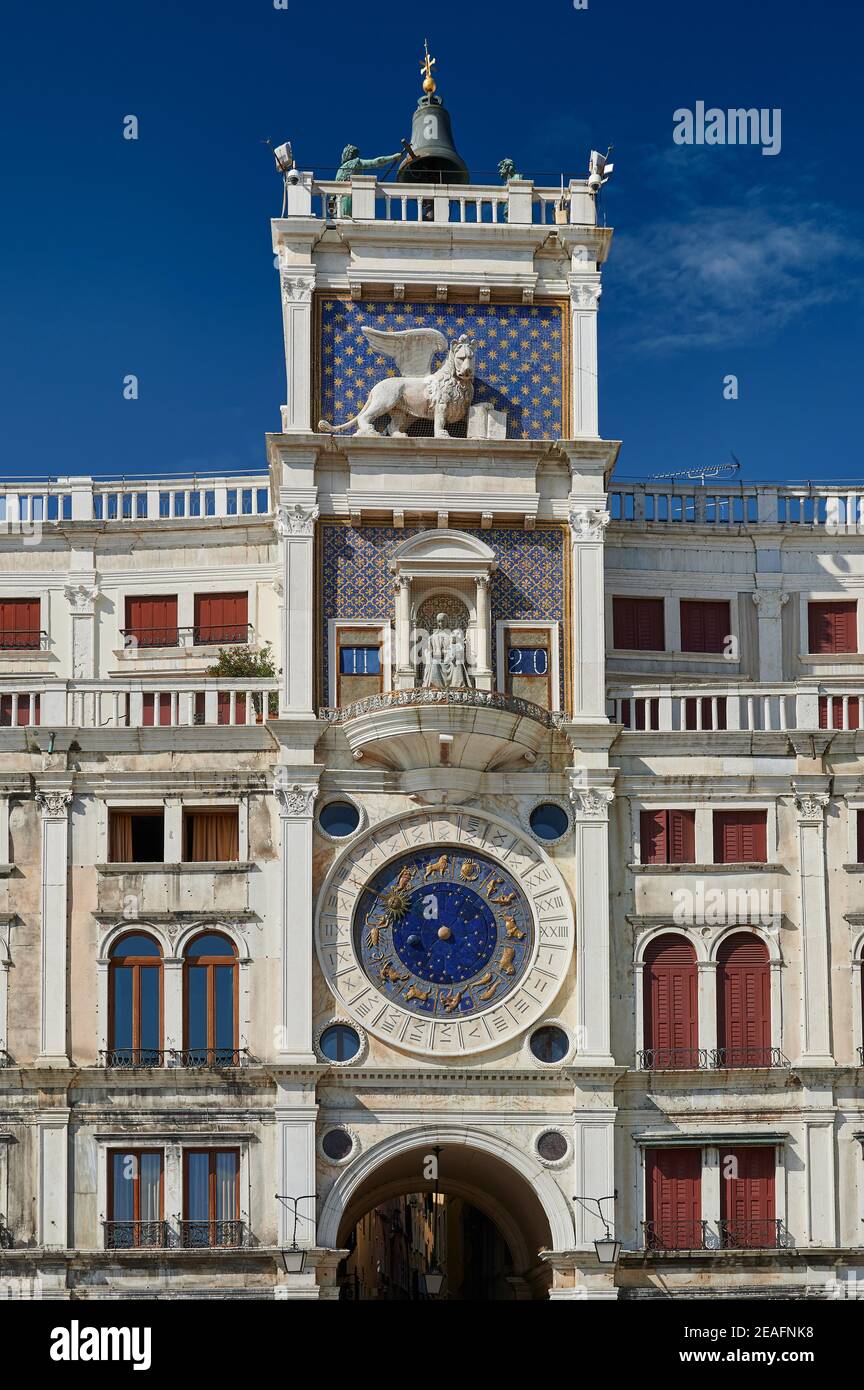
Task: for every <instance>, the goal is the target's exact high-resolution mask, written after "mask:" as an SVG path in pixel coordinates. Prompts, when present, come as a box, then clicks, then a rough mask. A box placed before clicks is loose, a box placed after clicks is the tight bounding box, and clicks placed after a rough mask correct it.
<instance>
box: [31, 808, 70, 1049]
mask: <svg viewBox="0 0 864 1390" xmlns="http://www.w3.org/2000/svg"><path fill="white" fill-rule="evenodd" d="M71 800H72V791H71V783H70V782H67V783H66V784H65V785H63V784H60V783H58V782H54V783H52V785H51V786H50V787H49V786H42V787H40V788H38V789H37V791H36V802H37V805H38V806H39V808H40V810H41V812H42V891H41V914H40V927H39V930H40V936H41V939H42V949H41V971H42V979H41V991H40V997H41V1019H40V1045H39V1057H38V1059H37V1063H36V1064H37V1066H48V1067H68V1066H69V1057H68V1054H67V1051H66V964H67V962H66V956H67V915H68V905H67V879H68V872H69V869H68V864H69V815H68V813H69V803H70V802H71Z"/></svg>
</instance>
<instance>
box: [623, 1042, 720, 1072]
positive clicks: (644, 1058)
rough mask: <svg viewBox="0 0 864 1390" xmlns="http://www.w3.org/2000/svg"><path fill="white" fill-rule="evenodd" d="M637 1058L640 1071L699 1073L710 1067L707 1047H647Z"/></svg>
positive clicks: (638, 1053)
mask: <svg viewBox="0 0 864 1390" xmlns="http://www.w3.org/2000/svg"><path fill="white" fill-rule="evenodd" d="M636 1056H637V1060H638V1063H639V1070H640V1071H698V1070H699V1069H700V1068H702V1067H707V1066H708V1049H707V1048H705V1047H646V1048H643V1049H642V1051H641V1052H637V1054H636Z"/></svg>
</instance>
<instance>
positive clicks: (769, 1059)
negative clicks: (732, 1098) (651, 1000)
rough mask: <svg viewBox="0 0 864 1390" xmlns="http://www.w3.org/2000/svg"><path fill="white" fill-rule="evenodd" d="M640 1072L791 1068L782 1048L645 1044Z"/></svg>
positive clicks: (639, 1065) (638, 1053)
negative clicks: (650, 1045) (653, 1045)
mask: <svg viewBox="0 0 864 1390" xmlns="http://www.w3.org/2000/svg"><path fill="white" fill-rule="evenodd" d="M636 1061H637V1066H638V1069H639V1071H703V1070H712V1069H714V1070H716V1069H718V1068H719V1069H721V1070H722V1069H726V1068H729V1069H732V1068H736V1067H737V1068H742V1069H746V1068H748V1067H749V1068H751V1069H754V1070H755V1069H757V1068H762V1067H788V1066H789V1059H788V1057H785V1056H784V1055H783V1053H782V1052H781V1051H780V1048H779V1047H646V1048H643V1049H642V1050H641V1051H640V1052H637V1054H636Z"/></svg>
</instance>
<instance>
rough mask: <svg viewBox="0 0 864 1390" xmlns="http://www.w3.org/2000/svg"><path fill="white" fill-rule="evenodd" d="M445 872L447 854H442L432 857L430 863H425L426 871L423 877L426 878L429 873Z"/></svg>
mask: <svg viewBox="0 0 864 1390" xmlns="http://www.w3.org/2000/svg"><path fill="white" fill-rule="evenodd" d="M446 872H447V855H446V854H442V855H441V857H440V859H434V860H433V861H432V863H431V864H427V865H426V872H425V874H424V875H423V877H424V879H428V878H429V875H430V874H446Z"/></svg>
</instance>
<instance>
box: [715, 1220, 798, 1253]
mask: <svg viewBox="0 0 864 1390" xmlns="http://www.w3.org/2000/svg"><path fill="white" fill-rule="evenodd" d="M718 1230H719V1232H720V1247H721V1249H723V1250H780V1249H782V1248H783V1245H784V1241H783V1222H782V1221H779V1220H774V1219H772V1220H765V1221H739V1220H738V1219H737V1218H731V1219H730V1218H724V1219H723V1220H721V1221H720V1222H718Z"/></svg>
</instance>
